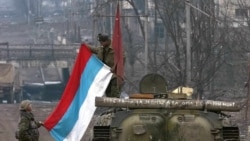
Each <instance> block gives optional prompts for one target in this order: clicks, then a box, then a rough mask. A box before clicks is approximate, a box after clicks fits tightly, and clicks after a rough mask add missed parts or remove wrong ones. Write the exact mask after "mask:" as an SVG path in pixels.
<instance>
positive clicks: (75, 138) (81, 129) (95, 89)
mask: <svg viewBox="0 0 250 141" xmlns="http://www.w3.org/2000/svg"><path fill="white" fill-rule="evenodd" d="M111 77H112V73H111V72H110V69H109V67H107V66H106V65H104V66H103V67H102V68H101V69H100V71H99V72H98V74H97V75H96V77H95V79H94V81H93V83H92V84H91V86H90V88H89V91H88V94H87V97H86V99H85V101H84V103H83V104H82V106H81V108H80V111H79V117H78V120H77V122H76V123H75V125H74V127H73V129H72V130H71V132H70V133H69V134H68V136H67V137H66V138H65V139H64V141H80V140H81V138H82V136H83V135H84V133H85V131H86V129H87V127H88V125H89V123H90V121H91V119H92V116H93V114H94V112H95V110H96V107H95V97H100V96H103V94H104V92H105V90H106V86H107V85H108V83H109V81H110V79H111ZM104 87H105V88H104Z"/></svg>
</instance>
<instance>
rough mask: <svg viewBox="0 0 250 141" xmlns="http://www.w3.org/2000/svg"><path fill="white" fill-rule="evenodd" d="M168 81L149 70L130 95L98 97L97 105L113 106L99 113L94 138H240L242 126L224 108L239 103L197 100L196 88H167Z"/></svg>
mask: <svg viewBox="0 0 250 141" xmlns="http://www.w3.org/2000/svg"><path fill="white" fill-rule="evenodd" d="M166 85H167V84H166V83H165V80H164V79H163V77H162V76H160V75H158V74H149V75H146V76H145V77H144V78H143V79H142V81H141V82H140V92H139V94H131V95H130V97H129V99H119V98H108V97H96V99H95V100H96V101H95V102H96V103H95V105H96V106H97V107H109V110H107V111H105V112H104V113H103V114H101V115H100V116H99V117H98V119H97V123H96V124H95V126H94V128H93V138H92V141H239V140H240V136H239V134H240V133H239V128H238V127H237V126H234V125H233V124H232V122H231V121H230V116H229V115H226V114H224V113H223V112H222V111H227V112H237V111H240V109H241V106H240V105H239V104H237V103H235V102H225V101H214V100H193V99H192V98H191V93H192V89H190V88H185V89H182V88H181V89H176V90H174V91H167V89H166ZM176 92H177V93H176Z"/></svg>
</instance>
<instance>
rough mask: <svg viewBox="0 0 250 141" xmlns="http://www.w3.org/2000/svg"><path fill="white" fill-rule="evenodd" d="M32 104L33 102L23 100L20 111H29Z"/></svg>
mask: <svg viewBox="0 0 250 141" xmlns="http://www.w3.org/2000/svg"><path fill="white" fill-rule="evenodd" d="M30 104H31V102H30V101H29V100H23V101H22V102H21V104H20V107H19V109H20V110H27V108H28V107H29V105H30Z"/></svg>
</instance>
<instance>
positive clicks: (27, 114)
mask: <svg viewBox="0 0 250 141" xmlns="http://www.w3.org/2000/svg"><path fill="white" fill-rule="evenodd" d="M42 125H43V123H42V122H41V121H39V122H38V121H36V120H35V119H34V115H33V113H32V104H31V102H30V101H29V100H23V101H22V102H21V104H20V119H19V123H18V131H17V133H16V138H17V139H18V140H19V141H38V140H39V131H38V128H39V127H41V126H42Z"/></svg>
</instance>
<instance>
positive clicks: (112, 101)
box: [95, 97, 241, 112]
mask: <svg viewBox="0 0 250 141" xmlns="http://www.w3.org/2000/svg"><path fill="white" fill-rule="evenodd" d="M95 106H97V107H117V108H137V109H139V108H142V109H179V110H211V111H230V112H237V111H240V109H241V107H240V105H239V104H236V103H235V102H225V101H213V100H171V99H120V98H108V97H96V98H95Z"/></svg>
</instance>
